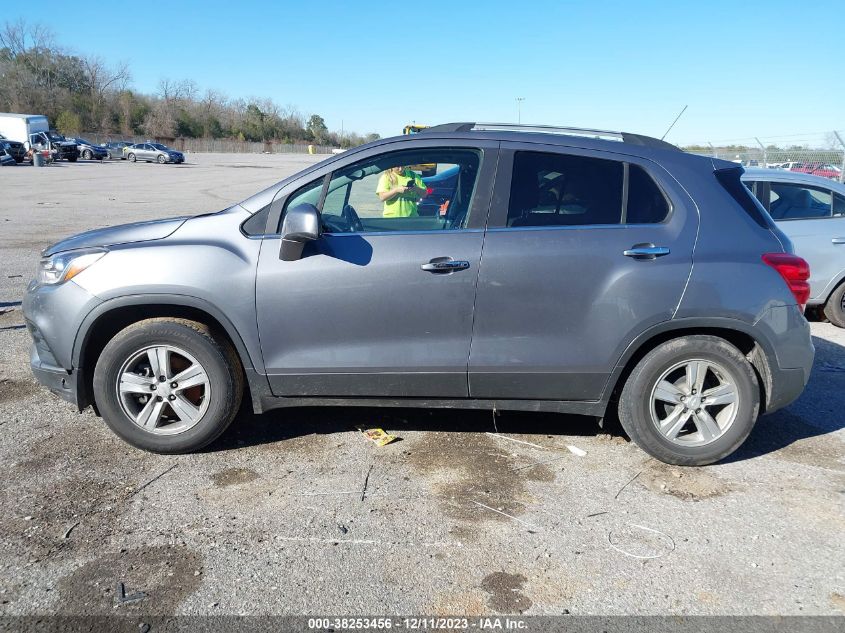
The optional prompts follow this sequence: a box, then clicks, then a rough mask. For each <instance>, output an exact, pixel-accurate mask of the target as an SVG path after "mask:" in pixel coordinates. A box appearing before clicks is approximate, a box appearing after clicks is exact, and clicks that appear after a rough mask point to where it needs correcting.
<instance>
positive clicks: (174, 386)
mask: <svg viewBox="0 0 845 633" xmlns="http://www.w3.org/2000/svg"><path fill="white" fill-rule="evenodd" d="M178 386H179V385H178V384H176V383H175V382H171V383H170V388H171V389H176V387H178Z"/></svg>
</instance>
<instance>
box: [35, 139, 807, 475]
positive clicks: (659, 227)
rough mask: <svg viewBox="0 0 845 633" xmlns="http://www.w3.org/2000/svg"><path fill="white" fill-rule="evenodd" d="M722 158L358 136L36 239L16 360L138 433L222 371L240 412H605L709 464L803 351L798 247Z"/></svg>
mask: <svg viewBox="0 0 845 633" xmlns="http://www.w3.org/2000/svg"><path fill="white" fill-rule="evenodd" d="M597 137H600V138H597ZM419 164H433V165H437V166H438V167H439V166H445V165H449V166H457V167H458V168H459V172H460V173H459V175H458V178H457V185H456V189H455V192H454V195H453V198H452V199H451V202H450V204H449V206H448V210H447V213H446V214H444V215H439V214H438V215H435V216H419V215H418V214H415V213H414V211H415V205H416V204H418V200H419V197H420V195H421V193H420V191H419V190H420V187H419V186H417V185H415V186H414V187H413V188H409V185H407V184H406V183H409V182H413V179H411V178H410V177H408V176H407V175H404V176H403V175H402V174H403V173H404V174H407V169H406V168H405V167H403V166H407V165H419ZM403 169H404V170H405V171H404V172H403ZM742 173H743V169H742V167H740V166H737V165H735V164H733V163H730V162H725V161H720V160H718V159H712V158H710V157H702V156H695V155H692V154H687V153H684V152H682V151H680V150H678V149H677V148H676V147H674V146H673V145H669V144H668V143H665V142H663V141H660V140H657V139H652V138H649V137H645V136H639V135H635V134H627V133H616V132H597V131H596V130H575V129H567V128H538V127H530V126H506V125H490V124H486V125H482V124H472V123H460V124H447V125H443V126H436V127H432V128H429V129H427V130H425V131H424V132H421V133H420V134H417V135H409V136H404V137H396V138H389V139H383V140H379V141H376V142H374V143H370V144H367V145H362V146H360V147H356V148H354V149H350V150H349V151H347V152H344V153H343V154H340V155H337V156H331V157H329V158H327V159H326V160H324V161H322V162H320V163H317V164H315V165H312V166H309V167H308V168H306V169H305V170H303V171H301V172H299V173H297V174H295V175H293V176H290V177H289V178H286V179H284V180H282V181H281V182H279V183H277V184H275V185H273V186H271V187H269V188H267V189H265V190H264V191H261V192H260V193H257V194H255V195H254V196H252V197H250V198H248V199H246V200H244V201H243V202H241V203H240V204H236V205H234V206H231V207H229V208H227V209H225V210H223V211H220V212H217V213H210V214H206V215H201V216H197V217H192V218H188V217H177V218H172V219H168V220H159V221H154V222H141V223H136V224H129V225H123V226H118V227H113V228H106V229H97V230H94V231H90V232H87V233H82V234H79V235H76V236H74V237H70V238H67V239H65V240H62V241H60V242H58V243H56V244H53V245H52V246H49V247H48V248H46V249H45V250H44V252H43V254H42V256H43V258H42V260H41V262H40V266H39V271H38V275H37V278H36V279H35V280H33V281H32V283H31V284H30V285H29V287H28V289H27V292H26V295H25V297H24V300H23V312H24V316H25V319H26V324H27V328H28V331H29V333H30V334H31V336H32V339H33V350H32V356H31V358H32V370H33V372H34V374H35V376H36V377H37V378H38V380H39V381H40V382H41V383H42V384H44V385H46V386H48V387H49V388H50V389H52V390H53V391H54V392H56V393H57V394H59V395H60V396H62V397H63V398H65V399H67V400H69V401H70V402H73V403H74V404H75V405H76V406H77V407H79V408H80V409H83V408H85V407H87V406H89V405H92V404H94V405H96V406H95V409H94V410H95V411H96V412H97V414H99V415H102V416H103V418H104V420H105V422H106V424H108V426H109V427H110V428H111V429H112V430H113V431H114V432H115V433H117V434H118V435H119V436H120V437H122V438H123V439H124V440H126V441H127V442H129V443H131V444H132V445H134V446H136V447H139V448H142V449H146V450H150V451H156V452H162V453H179V452H185V451H191V450H196V449H199V448H201V447H202V446H205V445H207V444H208V443H210V442H212V441H213V440H214V439H215V438H217V437H218V436H219V435H220V434H221V433H222V432H223V431H224V430H225V429H226V427H227V426H228V425H229V423H230V422H231V421H232V419H233V418H234V416H235V413H236V411H237V410H238V408H239V406H240V402H241V398H242V397H243V395H244V394H245V393H246V394H248V399H249V402H250V403H251V404H252V406H253V409H254V411H256V412H257V413H260V412H263V411H267V410H270V409H275V408H278V407H287V406H303V405H316V406H326V405H344V406H360V405H365V406H377V405H384V406H408V407H453V408H454V407H457V408H487V409H493V408H498V409H500V410H501V409H512V410H527V411H554V412H563V413H577V414H584V415H590V416H595V417H596V418H603V417H605V416H610V415H614V414H615V413H616V412H618V414H619V417H620V420H621V422H622V425H623V427H624V428H625V430H626V431H627V432H628V434H629V435H630V436H631V438H632V439H633V440H634V441H635V442H637V444H639V445H640V446H641V447H642V448H643V449H644V450H645V451H647V452H648V453H650V454H651V455H653V456H655V457H656V458H658V459H660V460H663V461H665V462H669V463H674V464H685V465H696V464H707V463H711V462H713V461H716V460H719V459H721V458H723V457H725V456H726V455H729V454H730V453H731V452H732V451H734V450H735V449H736V448H737V447H738V446H739V445H740V444H742V442H743V441H744V440H745V438H746V437H747V436H748V434H749V432H750V431H751V429H752V427H753V425H754V423H755V421H756V419H757V417H758V415H759V414H760V413H763V412H771V411H775V410H777V409H779V408H781V407H783V406H785V405H787V404H788V403H789V402H791V401H792V400H794V399H795V398H796V397H797V396H798V395H799V394H800V393H801V392H802V390H803V389H804V386H805V384H806V382H807V380H808V378H809V375H810V369H811V366H812V363H813V353H814V350H813V345H812V342H811V337H810V330H809V326H808V324H807V321H806V319H805V318H804V315H803V308H804V304H805V303H806V301H807V297H808V293H809V286H808V284H807V277H808V275H809V272H808V270H807V265H806V262H805V261H804V260H802V259H801V258H800V257H797V256H795V255H794V254H792V247H791V244H790V242H789V240H788V239H787V238H786V236H785V235H784V234H783V232H782V231H781V230H780V229H779V228H778V227H777V226H776V224H775V223H774V222H773V221H772V219H771V217H770V216H769V215H768V214H767V213H766V212H765V211H764V209H763V208H762V207H761V206H760V204H759V203H758V202H757V201H756V199H755V198H754V197H753V196H752V195H751V193H750V192H749V190H748V189H747V188H746V187H744V186H743V185H742V183H741V180H740V178H741V175H742ZM397 174H398V175H397ZM377 190H379V191H380V192H381V193H383V194H388V195H385V196H384V197H380V196H377V195H376V191H377ZM391 191H393V192H394V193H393V194H392V195H389V194H390V192H391ZM620 229H621V230H620ZM482 247H483V252H484V256H483V265H482ZM693 261H695V266H693Z"/></svg>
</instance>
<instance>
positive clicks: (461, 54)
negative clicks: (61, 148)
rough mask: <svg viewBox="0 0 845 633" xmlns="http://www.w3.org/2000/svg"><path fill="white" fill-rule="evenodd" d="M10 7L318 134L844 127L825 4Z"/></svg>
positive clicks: (834, 27) (114, 55) (88, 48)
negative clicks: (311, 120) (476, 124)
mask: <svg viewBox="0 0 845 633" xmlns="http://www.w3.org/2000/svg"><path fill="white" fill-rule="evenodd" d="M19 17H24V18H25V19H26V20H27V21H29V22H41V23H43V24H45V25H47V26H49V27H50V28H51V29H52V30H53V31H54V32H55V33H56V35H57V38H58V40H59V41H60V42H61V43H62V44H64V45H65V46H66V47H68V48H70V49H73V50H76V51H78V52H81V53H90V54H96V55H100V56H102V57H103V58H104V59H106V60H108V61H114V62H116V61H126V62H128V63H129V65H130V67H131V69H132V74H133V86H134V87H135V88H136V89H137V90H140V91H142V92H154V91H155V87H156V84H157V83H158V81H159V80H160V79H161V78H164V77H167V78H170V79H184V78H190V79H193V80H194V81H195V82H196V83H197V84H198V86H199V87H200V89H201V90H204V89H205V88H215V89H218V90H221V91H224V92H225V93H227V94H228V95H230V96H232V97H244V98H246V97H250V96H257V97H271V98H273V99H274V100H276V101H277V102H279V103H280V104H291V105H294V106H296V107H297V109H299V110H300V111H301V112H302V113H303V114H306V115H308V114H311V113H314V112H316V113H319V114H321V115H322V116H323V117H324V118H325V119H326V122H327V124H328V125H329V127H330V128H331V129H340V127H341V124H343V126H344V128H345V129H346V130H354V131H357V132H362V133H364V132H370V131H375V132H378V133H379V134H381V135H383V136H387V135H393V134H396V133H399V132H401V128H402V126H403V125H404V124H405V123H409V122H412V121H416V122H419V123H429V124H431V123H442V122H446V121H507V122H510V121H515V120H516V118H517V105H516V100H515V99H516V97H524V98H525V101H524V102H522V121H523V122H524V123H545V124H554V125H572V126H580V127H597V128H606V129H622V130H626V131H631V132H639V133H643V134H650V135H656V136H658V137H659V136H661V135H662V134H663V133H664V132H665V131H666V128H667V127H669V124H670V123H671V122H672V120H673V119H674V118H675V116H676V115H677V114H678V112H680V110H681V108H683V106H684V105H688V106H689V108H688V110H687V111H686V113H685V114H684V116H683V117H682V118H681V120H680V121H679V122H678V124H677V125H676V127H675V128H674V130H673V131H672V132H671V133H670V134H669V136H667V140H669V141H672V142H675V143H681V144H684V143H691V142H706V141H712V142H714V143H717V142H720V141H725V140H734V139H747V141H753V139H751V138H750V137H753V136H759V137H761V138H762V139H763V140H764V141H765V140H767V139H773V138H779V139H780V138H785V137H787V136H789V135H805V134H806V135H808V134H809V133H821V132H826V131H829V130H833V129H838V130H843V129H845V82H843V81H842V80H841V78H842V77H843V75H845V57H843V56H842V53H841V50H839V45H840V44H841V41H842V24H843V20H842V19H843V17H845V6H843V1H842V0H830V1H828V0H814V1H813V2H809V3H802V2H796V1H795V0H788V1H781V0H768V1H765V2H758V1H752V0H746V1H737V0H734V1H731V2H725V1H722V0H697V1H692V2H687V1H673V2H670V1H666V2H654V1H648V0H646V1H641V2H633V1H630V0H629V1H628V2H615V1H610V0H606V1H601V0H596V1H588V2H564V1H558V2H530V1H527V0H511V1H509V2H500V1H498V0H488V1H486V2H483V3H482V2H457V1H455V0H453V1H452V2H441V1H440V0H429V1H420V2H401V3H390V2H386V1H384V0H382V1H379V2H366V1H364V2H362V1H360V0H359V1H355V2H321V1H319V0H310V1H308V2H269V1H267V2H255V1H252V0H239V1H237V2H235V1H228V2H221V1H217V0H204V1H198V0H179V1H178V2H177V1H173V0H169V1H164V0H144V1H143V2H102V1H93V0H75V1H73V2H64V1H50V0H42V1H40V2H35V1H34V0H33V1H30V2H14V3H12V2H3V3H2V6H0V21H6V20H16V19H17V18H19ZM816 136H819V135H816ZM814 138H815V136H814Z"/></svg>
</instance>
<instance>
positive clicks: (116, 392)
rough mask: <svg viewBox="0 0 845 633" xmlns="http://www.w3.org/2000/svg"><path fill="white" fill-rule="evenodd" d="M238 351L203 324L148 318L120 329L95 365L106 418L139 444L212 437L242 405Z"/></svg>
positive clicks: (186, 448)
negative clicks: (236, 352) (213, 334)
mask: <svg viewBox="0 0 845 633" xmlns="http://www.w3.org/2000/svg"><path fill="white" fill-rule="evenodd" d="M242 395H243V375H242V372H241V370H240V365H239V363H238V359H237V355H236V354H235V352H234V350H232V349H231V346H230V345H228V343H227V342H226V341H223V340H219V339H217V338H215V337H213V336H212V334H211V332H210V331H209V330H208V328H206V327H205V326H203V325H201V324H199V323H195V322H193V321H187V320H183V319H148V320H145V321H140V322H138V323H135V324H133V325H130V326H129V327H127V328H125V329H124V330H122V331H121V332H119V333H118V334H117V335H116V336H115V337H114V338H113V339H112V340H111V341H109V342H108V344H107V345H106V347H105V348H104V349H103V352H102V354H101V355H100V358H99V359H98V360H97V365H96V368H95V370H94V397H95V399H96V402H97V406H98V407H99V410H100V412H101V414H102V416H103V419H104V420H105V422H106V424H108V425H109V427H110V428H111V429H112V430H113V431H114V432H115V433H116V434H117V435H119V436H120V437H121V438H122V439H124V440H125V441H126V442H128V443H129V444H132V445H133V446H135V447H137V448H141V449H144V450H147V451H152V452H155V453H185V452H190V451H195V450H198V449H200V448H202V447H204V446H206V445H207V444H209V443H211V442H213V441H214V440H215V439H217V437H219V436H220V434H221V433H223V431H225V430H226V428H227V427H228V426H229V424H230V423H231V422H232V420H233V419H234V417H235V414H236V413H237V411H238V408H239V406H240V402H241V397H242Z"/></svg>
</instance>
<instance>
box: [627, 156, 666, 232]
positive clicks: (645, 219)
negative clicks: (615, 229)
mask: <svg viewBox="0 0 845 633" xmlns="http://www.w3.org/2000/svg"><path fill="white" fill-rule="evenodd" d="M668 215H669V202H668V201H667V199H666V195H665V194H664V193H663V191H662V190H661V189H660V187H658V186H657V183H656V182H654V179H653V178H652V177H651V176H649V175H648V174H647V173H646V171H645V170H644V169H643V168H642V167H640V166H639V165H628V200H627V204H626V205H625V218H624V223H625V224H655V223H657V222H663V220H665V219H666V217H667V216H668Z"/></svg>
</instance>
